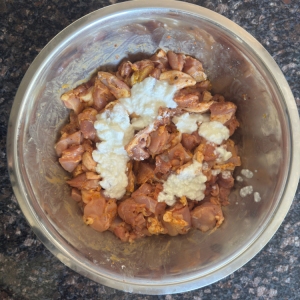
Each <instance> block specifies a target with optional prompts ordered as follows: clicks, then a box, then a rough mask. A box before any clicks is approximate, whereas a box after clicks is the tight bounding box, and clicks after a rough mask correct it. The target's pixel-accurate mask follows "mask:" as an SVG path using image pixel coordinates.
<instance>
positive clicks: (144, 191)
mask: <svg viewBox="0 0 300 300" xmlns="http://www.w3.org/2000/svg"><path fill="white" fill-rule="evenodd" d="M151 192H152V186H151V185H150V184H149V183H143V184H142V185H141V186H140V187H139V188H138V189H137V190H136V191H135V192H133V193H132V194H131V197H132V198H133V199H134V198H135V197H137V196H141V195H149V194H151Z"/></svg>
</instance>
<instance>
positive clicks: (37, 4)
mask: <svg viewBox="0 0 300 300" xmlns="http://www.w3.org/2000/svg"><path fill="white" fill-rule="evenodd" d="M116 2H117V0H109V1H108V0H89V1H84V0H52V1H50V0H0V141H1V143H0V170H1V172H0V178H1V183H0V299H1V300H2V299H31V300H32V299H110V300H118V299H141V300H142V299H151V300H152V299H153V300H154V299H166V300H172V299H194V300H200V299H202V300H205V299H295V300H296V299H300V240H299V233H300V189H299V188H298V191H297V194H296V197H295V199H294V202H293V205H292V207H291V209H290V212H289V213H288V215H287V217H286V219H285V221H284V222H283V224H282V225H281V227H280V229H279V230H278V232H277V233H276V234H275V236H274V237H273V238H272V239H271V241H270V242H269V243H268V244H267V245H266V246H265V247H264V249H263V250H262V251H261V252H260V253H259V254H258V255H257V256H256V257H255V258H253V259H252V260H251V261H250V262H249V263H247V264H246V265H245V266H244V267H242V268H241V269H239V270H238V271H236V272H235V273H233V274H232V275H230V276H228V277H227V278H224V279H223V280H221V281H219V282H217V283H215V284H212V285H210V286H207V287H205V288H201V289H198V290H195V291H192V292H187V293H183V294H176V295H166V296H144V295H134V294H129V293H124V292H121V291H117V290H114V289H112V288H107V287H105V286H102V285H100V284H97V283H95V282H93V281H91V280H89V279H87V278H84V277H83V276H80V275H78V274H77V273H75V272H74V271H72V270H70V269H69V268H68V267H66V266H64V265H63V264H62V263H61V262H60V261H59V260H58V259H57V258H55V257H54V256H53V255H52V254H51V253H50V252H49V251H48V250H47V249H46V248H45V247H44V246H43V245H42V244H41V243H40V241H38V240H37V238H36V237H35V235H34V234H33V232H32V230H31V229H30V227H29V226H28V224H27V222H26V220H25V218H24V216H23V215H22V213H21V211H20V208H19V206H18V204H17V201H16V198H15V197H14V195H13V193H12V188H11V184H10V181H9V177H8V172H7V167H6V149H5V141H6V130H7V123H8V118H9V112H10V109H11V106H12V103H13V99H14V96H15V93H16V91H17V88H18V86H19V84H20V81H21V79H22V77H23V76H24V74H25V72H26V70H27V68H28V66H29V65H30V63H31V62H32V61H33V59H34V58H35V57H36V55H37V54H38V53H39V51H40V50H41V49H42V48H43V47H44V46H45V45H46V43H48V42H49V41H50V40H51V39H52V38H53V37H54V36H55V35H56V34H57V33H58V32H59V31H61V30H62V29H63V28H64V27H66V26H67V25H69V24H70V23H72V22H73V21H75V20H77V19H78V18H80V17H82V16H84V15H85V14H87V13H89V12H91V11H94V10H96V9H99V8H101V7H104V6H106V5H110V4H112V3H116ZM187 2H191V3H194V4H197V5H201V6H204V7H206V8H209V9H211V10H213V11H216V12H218V13H220V14H222V15H224V16H226V17H227V18H229V19H231V20H233V21H234V22H236V23H237V24H239V25H240V26H242V27H243V28H244V29H246V30H247V31H248V32H250V33H251V34H252V35H253V36H254V37H255V38H256V39H258V41H260V42H261V43H262V44H263V46H264V47H265V48H266V49H267V50H268V51H269V52H270V53H271V55H272V56H273V58H274V59H275V60H276V62H277V63H278V65H279V66H280V68H281V70H282V71H283V73H284V74H285V76H286V78H287V80H288V82H289V84H290V86H291V88H292V91H293V93H294V96H295V99H296V103H297V106H298V109H300V50H299V49H300V23H299V20H300V2H299V1H298V0H275V1H269V0H244V1H242V0H241V1H233V0H223V1H222V0H211V1H210V0H207V1H202V0H190V1H187Z"/></svg>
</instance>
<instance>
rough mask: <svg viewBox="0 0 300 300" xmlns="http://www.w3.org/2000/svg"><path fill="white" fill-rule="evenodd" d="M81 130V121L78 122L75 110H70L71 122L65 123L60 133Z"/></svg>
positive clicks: (71, 132)
mask: <svg viewBox="0 0 300 300" xmlns="http://www.w3.org/2000/svg"><path fill="white" fill-rule="evenodd" d="M78 130H79V122H78V117H77V115H76V114H75V112H74V111H73V110H72V111H71V112H70V123H68V124H67V125H65V126H64V127H63V129H62V130H61V131H60V133H61V134H62V135H63V134H64V133H67V134H69V135H71V134H73V133H75V132H76V131H78Z"/></svg>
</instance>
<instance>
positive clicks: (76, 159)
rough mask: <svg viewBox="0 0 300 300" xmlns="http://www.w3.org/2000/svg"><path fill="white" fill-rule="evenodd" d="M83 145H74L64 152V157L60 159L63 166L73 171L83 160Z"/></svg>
mask: <svg viewBox="0 0 300 300" xmlns="http://www.w3.org/2000/svg"><path fill="white" fill-rule="evenodd" d="M82 154H83V147H82V146H81V145H79V146H72V147H70V148H68V149H66V150H64V151H63V152H62V157H61V158H60V159H59V163H60V164H61V166H62V167H63V168H64V169H65V170H66V171H68V172H73V171H74V169H75V168H76V166H77V165H78V164H79V163H80V162H81V159H82Z"/></svg>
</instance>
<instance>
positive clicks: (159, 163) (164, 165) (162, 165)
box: [154, 155, 172, 174]
mask: <svg viewBox="0 0 300 300" xmlns="http://www.w3.org/2000/svg"><path fill="white" fill-rule="evenodd" d="M171 168H172V163H171V162H170V161H167V162H166V161H164V160H163V158H162V156H161V155H158V156H156V158H155V170H154V173H162V174H166V173H168V172H169V171H170V169H171Z"/></svg>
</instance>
